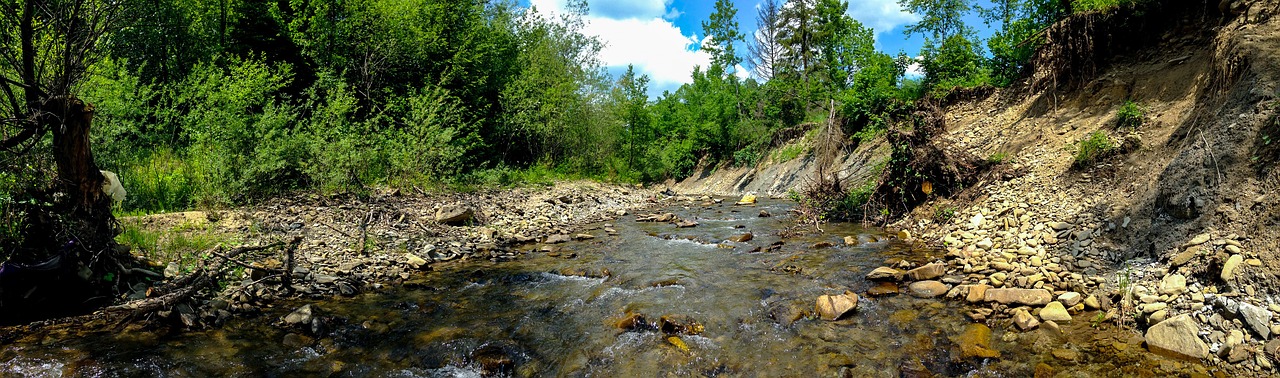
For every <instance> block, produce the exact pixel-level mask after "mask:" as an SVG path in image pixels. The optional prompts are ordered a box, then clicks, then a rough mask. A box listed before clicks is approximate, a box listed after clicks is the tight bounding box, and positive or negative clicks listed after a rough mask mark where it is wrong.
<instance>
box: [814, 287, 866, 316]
mask: <svg viewBox="0 0 1280 378" xmlns="http://www.w3.org/2000/svg"><path fill="white" fill-rule="evenodd" d="M857 308H858V295H857V294H854V293H852V292H849V291H845V292H844V294H840V295H822V296H819V297H818V304H817V305H816V306H815V307H814V311H816V312H817V313H818V317H819V318H822V319H823V320H837V319H840V318H843V317H844V316H845V315H848V314H849V313H851V312H853V310H855V309H857Z"/></svg>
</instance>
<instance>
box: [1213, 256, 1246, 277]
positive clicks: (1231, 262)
mask: <svg viewBox="0 0 1280 378" xmlns="http://www.w3.org/2000/svg"><path fill="white" fill-rule="evenodd" d="M1241 262H1244V257H1243V256H1240V255H1231V257H1229V258H1227V262H1226V263H1225V264H1222V274H1221V275H1219V277H1220V278H1222V280H1223V281H1231V278H1233V277H1235V275H1236V269H1237V268H1239V267H1240V263H1241Z"/></svg>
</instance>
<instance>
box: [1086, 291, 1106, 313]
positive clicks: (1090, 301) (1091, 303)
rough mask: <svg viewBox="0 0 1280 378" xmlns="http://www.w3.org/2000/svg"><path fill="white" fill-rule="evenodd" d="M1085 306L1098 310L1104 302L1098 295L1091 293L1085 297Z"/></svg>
mask: <svg viewBox="0 0 1280 378" xmlns="http://www.w3.org/2000/svg"><path fill="white" fill-rule="evenodd" d="M1084 307H1085V308H1087V309H1090V310H1097V309H1100V308H1102V303H1101V302H1099V301H1098V297H1096V296H1092V295H1090V296H1088V297H1085V298H1084Z"/></svg>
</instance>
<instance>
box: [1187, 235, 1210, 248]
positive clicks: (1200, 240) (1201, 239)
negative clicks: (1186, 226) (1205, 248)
mask: <svg viewBox="0 0 1280 378" xmlns="http://www.w3.org/2000/svg"><path fill="white" fill-rule="evenodd" d="M1207 241H1209V234H1208V233H1203V234H1200V235H1196V236H1195V237H1193V238H1191V240H1188V241H1187V244H1183V246H1188V247H1189V246H1193V245H1200V244H1204V243H1205V242H1207Z"/></svg>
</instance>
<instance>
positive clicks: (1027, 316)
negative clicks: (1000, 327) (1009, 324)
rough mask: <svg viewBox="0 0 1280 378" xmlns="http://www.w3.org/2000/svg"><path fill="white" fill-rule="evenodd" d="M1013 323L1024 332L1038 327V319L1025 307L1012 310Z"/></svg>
mask: <svg viewBox="0 0 1280 378" xmlns="http://www.w3.org/2000/svg"><path fill="white" fill-rule="evenodd" d="M1013 324H1015V325H1017V326H1018V329H1020V330H1022V331H1023V332H1025V331H1030V330H1033V329H1036V327H1039V326H1040V321H1039V320H1036V317H1035V316H1033V315H1031V313H1030V312H1028V311H1027V309H1025V308H1018V309H1017V310H1014V311H1013Z"/></svg>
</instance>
